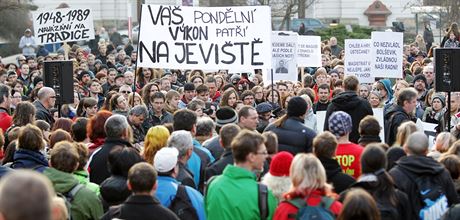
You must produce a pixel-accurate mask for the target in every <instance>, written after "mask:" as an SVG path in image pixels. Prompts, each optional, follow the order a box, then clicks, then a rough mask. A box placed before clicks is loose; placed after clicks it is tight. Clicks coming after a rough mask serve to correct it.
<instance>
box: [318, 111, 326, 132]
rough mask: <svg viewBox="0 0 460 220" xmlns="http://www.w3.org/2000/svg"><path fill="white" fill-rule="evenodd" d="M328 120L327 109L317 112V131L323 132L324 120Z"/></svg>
mask: <svg viewBox="0 0 460 220" xmlns="http://www.w3.org/2000/svg"><path fill="white" fill-rule="evenodd" d="M325 121H326V111H317V112H316V129H317V130H316V132H318V133H321V132H323V131H324V122H325Z"/></svg>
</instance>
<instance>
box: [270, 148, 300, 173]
mask: <svg viewBox="0 0 460 220" xmlns="http://www.w3.org/2000/svg"><path fill="white" fill-rule="evenodd" d="M293 159H294V156H292V154H291V153H289V152H286V151H281V152H279V153H277V154H275V156H273V158H272V162H271V163H270V170H269V172H270V174H271V175H272V176H278V177H283V176H289V168H290V167H291V163H292V160H293Z"/></svg>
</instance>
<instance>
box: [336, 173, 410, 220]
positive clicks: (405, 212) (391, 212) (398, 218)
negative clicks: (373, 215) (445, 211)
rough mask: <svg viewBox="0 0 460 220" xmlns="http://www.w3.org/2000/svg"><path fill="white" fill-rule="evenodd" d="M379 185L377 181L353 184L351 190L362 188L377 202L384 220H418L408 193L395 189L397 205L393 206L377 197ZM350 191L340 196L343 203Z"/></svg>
mask: <svg viewBox="0 0 460 220" xmlns="http://www.w3.org/2000/svg"><path fill="white" fill-rule="evenodd" d="M377 187H379V186H378V184H377V182H375V181H359V182H356V183H355V184H353V185H352V186H351V187H350V188H362V189H364V190H366V191H367V192H368V193H369V194H371V195H372V197H373V198H374V199H375V201H376V202H377V204H378V205H377V207H378V209H379V210H380V212H381V214H383V213H385V214H383V215H382V216H381V219H382V220H406V219H417V217H418V215H417V216H414V215H413V214H412V212H411V211H410V204H412V203H410V202H409V199H408V197H407V195H406V193H404V192H401V191H400V190H398V189H395V191H396V192H395V193H396V203H397V205H393V204H391V203H390V202H389V201H384V199H383V198H379V197H376V195H375V192H376V190H377ZM347 193H348V190H347V191H345V192H344V193H342V194H341V195H340V198H341V199H340V200H341V201H343V200H344V198H345V196H346V194H347Z"/></svg>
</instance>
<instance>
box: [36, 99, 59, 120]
mask: <svg viewBox="0 0 460 220" xmlns="http://www.w3.org/2000/svg"><path fill="white" fill-rule="evenodd" d="M33 105H34V106H35V110H36V111H35V119H36V120H44V121H46V122H48V124H49V125H50V126H51V127H53V124H54V117H53V115H52V114H51V112H50V111H49V110H48V109H46V108H45V106H43V104H42V103H41V102H40V100H35V101H34V102H33Z"/></svg>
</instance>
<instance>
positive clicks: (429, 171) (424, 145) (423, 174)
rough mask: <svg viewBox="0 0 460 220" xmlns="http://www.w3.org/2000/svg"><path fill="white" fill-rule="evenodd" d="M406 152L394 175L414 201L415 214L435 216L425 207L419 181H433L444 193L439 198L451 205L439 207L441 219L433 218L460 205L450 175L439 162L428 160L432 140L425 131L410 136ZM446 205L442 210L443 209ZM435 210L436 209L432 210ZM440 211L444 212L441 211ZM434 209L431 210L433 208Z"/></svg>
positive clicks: (393, 170)
mask: <svg viewBox="0 0 460 220" xmlns="http://www.w3.org/2000/svg"><path fill="white" fill-rule="evenodd" d="M404 151H406V152H407V156H405V157H402V158H401V159H399V161H398V162H396V166H395V167H393V169H391V170H390V175H391V176H392V177H393V180H394V181H395V186H396V187H397V188H398V189H399V190H401V191H403V192H405V193H406V194H407V196H408V198H409V201H413V202H412V205H411V211H412V215H415V216H421V215H422V214H432V213H426V212H429V211H428V210H426V209H422V208H423V207H425V204H424V202H423V201H422V198H421V196H420V195H421V192H420V191H421V190H420V189H418V188H419V187H418V184H417V183H416V180H417V179H419V178H423V179H425V178H430V179H432V180H433V181H430V182H431V183H432V184H433V186H432V187H431V188H433V187H434V188H437V189H439V190H441V191H442V194H443V197H444V196H445V197H444V199H442V198H437V199H440V200H444V201H445V200H447V201H446V203H447V204H437V203H438V202H435V203H436V204H435V205H436V206H440V207H436V210H437V211H439V212H438V213H437V214H439V216H433V217H434V218H433V219H439V218H440V217H441V215H442V214H444V212H445V211H447V208H448V207H450V206H452V205H454V204H456V203H459V202H460V200H459V198H458V195H457V192H456V190H455V186H454V183H453V181H452V178H451V177H450V174H449V172H448V171H447V170H446V169H445V168H444V166H442V165H441V164H440V163H439V162H437V161H436V160H434V159H433V158H431V157H427V156H426V154H427V153H428V137H427V136H426V135H425V134H424V133H423V132H415V133H413V134H411V135H410V136H409V139H408V141H407V142H406V144H405V145H404ZM441 206H442V207H441ZM432 208H434V207H432ZM438 209H440V210H438ZM430 210H431V208H430Z"/></svg>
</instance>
